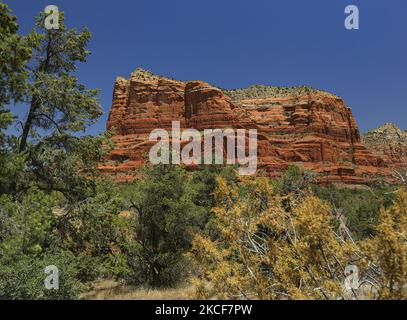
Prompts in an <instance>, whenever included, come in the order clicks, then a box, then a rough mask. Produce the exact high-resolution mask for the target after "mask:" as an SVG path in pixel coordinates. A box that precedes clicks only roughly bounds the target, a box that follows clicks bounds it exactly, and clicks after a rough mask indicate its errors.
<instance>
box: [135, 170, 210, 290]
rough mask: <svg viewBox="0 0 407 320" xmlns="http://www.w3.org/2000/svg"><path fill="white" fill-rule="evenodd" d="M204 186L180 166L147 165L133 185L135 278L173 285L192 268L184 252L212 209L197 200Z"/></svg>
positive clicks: (158, 284) (146, 281) (157, 284)
mask: <svg viewBox="0 0 407 320" xmlns="http://www.w3.org/2000/svg"><path fill="white" fill-rule="evenodd" d="M199 188H200V185H199V184H194V183H193V181H192V178H191V176H189V175H188V174H187V172H186V171H185V170H184V169H182V168H180V167H177V166H165V165H162V166H155V167H152V168H148V169H147V170H146V171H145V173H144V176H143V178H142V179H140V180H137V181H136V182H135V185H134V191H133V192H132V195H131V198H130V200H129V201H130V202H131V207H132V208H133V209H134V210H135V211H136V232H135V238H134V240H135V241H133V242H132V244H131V246H130V247H128V248H127V256H128V262H129V265H130V266H131V267H132V269H133V270H134V273H133V274H132V277H133V281H135V282H137V281H138V282H139V283H147V284H149V285H152V286H168V285H173V284H175V283H176V282H177V281H178V280H180V279H182V277H185V276H186V274H187V271H188V266H187V260H186V257H185V256H184V254H185V252H186V251H188V250H189V249H190V246H191V240H192V238H193V235H194V233H196V232H197V231H199V230H200V229H201V228H203V226H204V225H205V222H206V220H207V213H208V210H207V208H205V207H204V206H202V205H199V204H197V196H198V195H199V193H200V190H199Z"/></svg>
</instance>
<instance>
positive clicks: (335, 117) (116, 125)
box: [100, 69, 390, 183]
mask: <svg viewBox="0 0 407 320" xmlns="http://www.w3.org/2000/svg"><path fill="white" fill-rule="evenodd" d="M172 121H180V123H181V128H194V129H197V130H200V131H203V130H205V129H215V128H219V129H226V128H232V129H257V132H258V173H259V174H266V175H269V176H271V177H276V176H279V175H280V174H281V172H282V171H284V170H285V169H286V168H287V166H288V165H290V164H298V165H301V166H303V167H305V168H307V169H311V170H314V171H315V172H316V173H317V177H318V181H319V182H321V183H330V182H344V183H368V182H370V181H372V179H374V178H375V177H376V176H377V175H388V174H389V170H390V169H389V166H388V161H387V159H386V158H385V157H383V156H382V155H380V154H374V153H372V152H371V151H370V150H369V149H367V148H366V147H365V146H364V145H363V144H362V143H361V137H360V133H359V130H358V127H357V125H356V122H355V119H354V118H353V115H352V111H351V109H349V108H348V107H347V106H346V105H345V103H344V101H343V100H342V99H341V98H340V97H337V96H335V95H333V94H330V93H327V92H323V91H319V90H315V89H312V88H308V87H293V88H280V87H269V86H252V87H249V88H247V89H238V90H221V89H219V88H216V87H214V86H211V85H210V84H208V83H205V82H202V81H188V82H183V81H177V80H173V79H169V78H165V77H160V76H157V75H154V74H152V73H150V72H148V71H144V70H141V69H138V70H136V72H134V73H133V74H132V76H131V77H130V79H124V78H117V79H116V82H115V85H114V93H113V105H112V108H111V111H110V116H109V120H108V123H107V129H108V130H111V129H114V130H115V135H114V137H113V141H114V142H115V143H116V146H115V149H114V150H113V151H112V152H111V153H110V155H109V156H108V159H107V160H108V161H107V162H106V164H104V165H101V166H100V169H101V171H102V172H104V173H108V174H112V175H115V176H116V178H117V179H118V180H120V181H126V180H131V179H132V178H133V177H134V174H135V171H136V170H137V169H138V168H140V166H142V164H143V163H145V162H146V161H148V159H147V155H148V152H149V150H150V148H151V147H152V145H153V144H155V142H149V135H150V133H151V131H152V130H154V129H158V128H162V129H167V130H169V131H170V130H171V126H172Z"/></svg>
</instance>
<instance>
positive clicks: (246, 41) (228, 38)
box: [4, 0, 407, 134]
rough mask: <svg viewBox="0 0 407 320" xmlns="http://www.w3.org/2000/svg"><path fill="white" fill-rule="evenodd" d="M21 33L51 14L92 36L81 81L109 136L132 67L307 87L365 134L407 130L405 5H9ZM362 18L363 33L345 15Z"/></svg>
mask: <svg viewBox="0 0 407 320" xmlns="http://www.w3.org/2000/svg"><path fill="white" fill-rule="evenodd" d="M4 2H6V3H7V4H8V5H9V6H10V7H11V9H12V10H13V12H14V14H15V15H17V17H18V21H19V23H20V27H21V29H20V31H21V33H26V32H28V30H29V29H30V28H31V26H32V25H33V16H35V15H36V14H37V13H38V12H39V11H41V10H43V9H44V8H45V6H46V5H49V4H54V5H57V6H58V7H59V8H60V10H62V11H65V16H66V22H67V25H68V26H69V27H78V28H81V27H83V26H87V27H88V28H89V29H90V31H91V32H92V34H93V38H92V40H91V42H90V44H89V49H90V50H91V51H92V55H91V56H90V57H89V58H88V62H86V63H84V64H82V65H80V67H79V72H78V76H79V78H80V80H81V82H83V83H85V84H86V85H88V86H89V87H91V88H100V89H101V95H100V102H101V104H102V106H103V109H104V110H105V112H106V114H105V116H104V117H103V118H102V119H101V120H100V121H99V122H98V123H97V125H95V126H93V127H92V128H91V129H90V130H89V133H92V134H94V133H97V132H99V131H104V130H105V124H106V119H107V115H108V111H109V108H110V105H111V99H112V90H113V81H114V79H115V77H116V76H118V75H122V76H128V75H129V74H130V73H131V72H132V71H133V70H134V69H135V68H136V67H143V68H146V69H150V70H151V71H153V72H155V73H158V74H162V75H168V76H171V77H173V78H177V79H181V80H190V79H201V80H204V81H208V82H210V83H212V84H215V85H217V86H220V87H224V88H239V87H247V86H249V85H251V84H268V85H276V86H293V85H310V86H313V87H315V88H319V89H323V90H327V91H330V92H333V93H335V94H338V95H340V96H342V97H343V98H344V99H345V101H346V103H347V105H348V106H349V107H351V108H352V110H353V113H354V115H355V117H356V120H357V122H358V124H359V127H360V129H361V131H362V132H364V131H366V130H368V129H372V128H374V127H376V126H379V125H381V124H383V123H385V122H394V123H396V124H398V125H399V126H400V127H402V128H403V129H407V99H406V93H407V37H406V34H407V1H406V0H388V1H384V0H347V1H344V0H329V1H327V0H307V1H304V0H284V1H283V0H279V1H273V0H205V1H195V0H173V1H169V0H159V1H158V0H115V1H107V0H98V1H96V0H87V1H85V0H52V1H51V0H46V1H43V0H36V1H32V0H8V1H7V0H5V1H4ZM349 4H355V5H357V6H358V7H359V10H360V30H353V31H348V30H346V29H345V27H344V20H345V13H344V9H345V7H346V6H347V5H349Z"/></svg>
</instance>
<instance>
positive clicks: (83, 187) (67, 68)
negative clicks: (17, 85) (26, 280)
mask: <svg viewBox="0 0 407 320" xmlns="http://www.w3.org/2000/svg"><path fill="white" fill-rule="evenodd" d="M44 19H45V14H44V13H41V14H40V15H39V16H38V17H36V24H35V28H34V29H33V30H32V31H31V32H30V34H29V35H28V36H27V37H26V38H27V39H28V40H29V41H28V42H29V43H30V44H31V46H32V56H31V59H30V60H29V62H28V64H27V65H26V68H24V70H23V71H21V72H20V74H21V77H23V76H24V77H25V79H26V81H23V83H24V86H25V87H26V90H24V92H23V95H22V97H21V99H20V102H21V103H25V104H27V105H28V113H27V115H26V117H25V118H24V119H23V121H20V124H21V129H22V132H21V136H20V137H19V139H18V143H17V145H16V147H17V149H18V153H19V155H20V157H23V158H24V162H25V170H24V171H23V172H20V173H19V174H16V175H15V176H14V179H13V184H12V189H14V192H21V191H24V190H26V189H27V188H28V187H30V185H32V184H33V181H34V182H35V183H36V184H37V186H38V187H39V188H40V189H43V190H48V191H52V190H58V191H61V192H62V193H64V194H65V195H66V196H67V197H70V198H72V199H73V200H80V199H84V198H86V196H87V195H88V191H89V188H90V189H92V188H93V189H94V187H95V184H94V183H93V182H92V181H91V179H87V175H88V176H89V175H91V174H92V173H93V171H92V170H93V169H94V168H95V166H96V164H97V163H98V162H99V161H100V160H101V158H102V155H103V150H104V149H103V148H102V144H103V142H104V141H105V139H104V137H103V136H101V137H90V136H85V137H81V136H80V133H81V132H84V131H85V129H86V128H87V127H88V126H89V125H91V124H93V123H94V122H95V121H96V120H97V119H98V118H99V117H100V116H101V115H102V109H101V107H100V105H99V103H98V100H97V95H98V90H95V89H87V88H86V86H85V85H83V84H80V83H79V81H78V79H77V78H76V77H75V72H76V70H77V64H78V63H79V62H85V61H86V57H87V56H88V55H89V53H90V52H89V51H88V50H86V45H87V43H88V41H89V40H90V37H91V34H90V32H89V31H88V30H87V29H84V30H82V31H80V32H78V31H77V30H76V29H68V28H67V27H66V25H65V23H64V14H63V13H62V12H61V13H60V17H59V29H58V30H47V29H46V28H45V26H44ZM29 52H31V51H29ZM11 87H13V88H14V85H11Z"/></svg>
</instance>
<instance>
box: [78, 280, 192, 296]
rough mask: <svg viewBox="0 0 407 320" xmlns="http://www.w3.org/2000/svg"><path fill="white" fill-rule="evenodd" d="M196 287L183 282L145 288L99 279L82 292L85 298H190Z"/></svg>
mask: <svg viewBox="0 0 407 320" xmlns="http://www.w3.org/2000/svg"><path fill="white" fill-rule="evenodd" d="M193 296H194V288H193V286H192V285H190V284H183V285H180V286H178V287H177V288H169V289H145V288H139V287H132V286H126V285H122V284H120V283H118V282H115V281H112V280H103V281H98V282H96V283H94V284H93V285H92V287H91V288H90V290H89V291H87V292H85V293H84V294H82V299H85V300H189V299H191V298H192V297H193Z"/></svg>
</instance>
